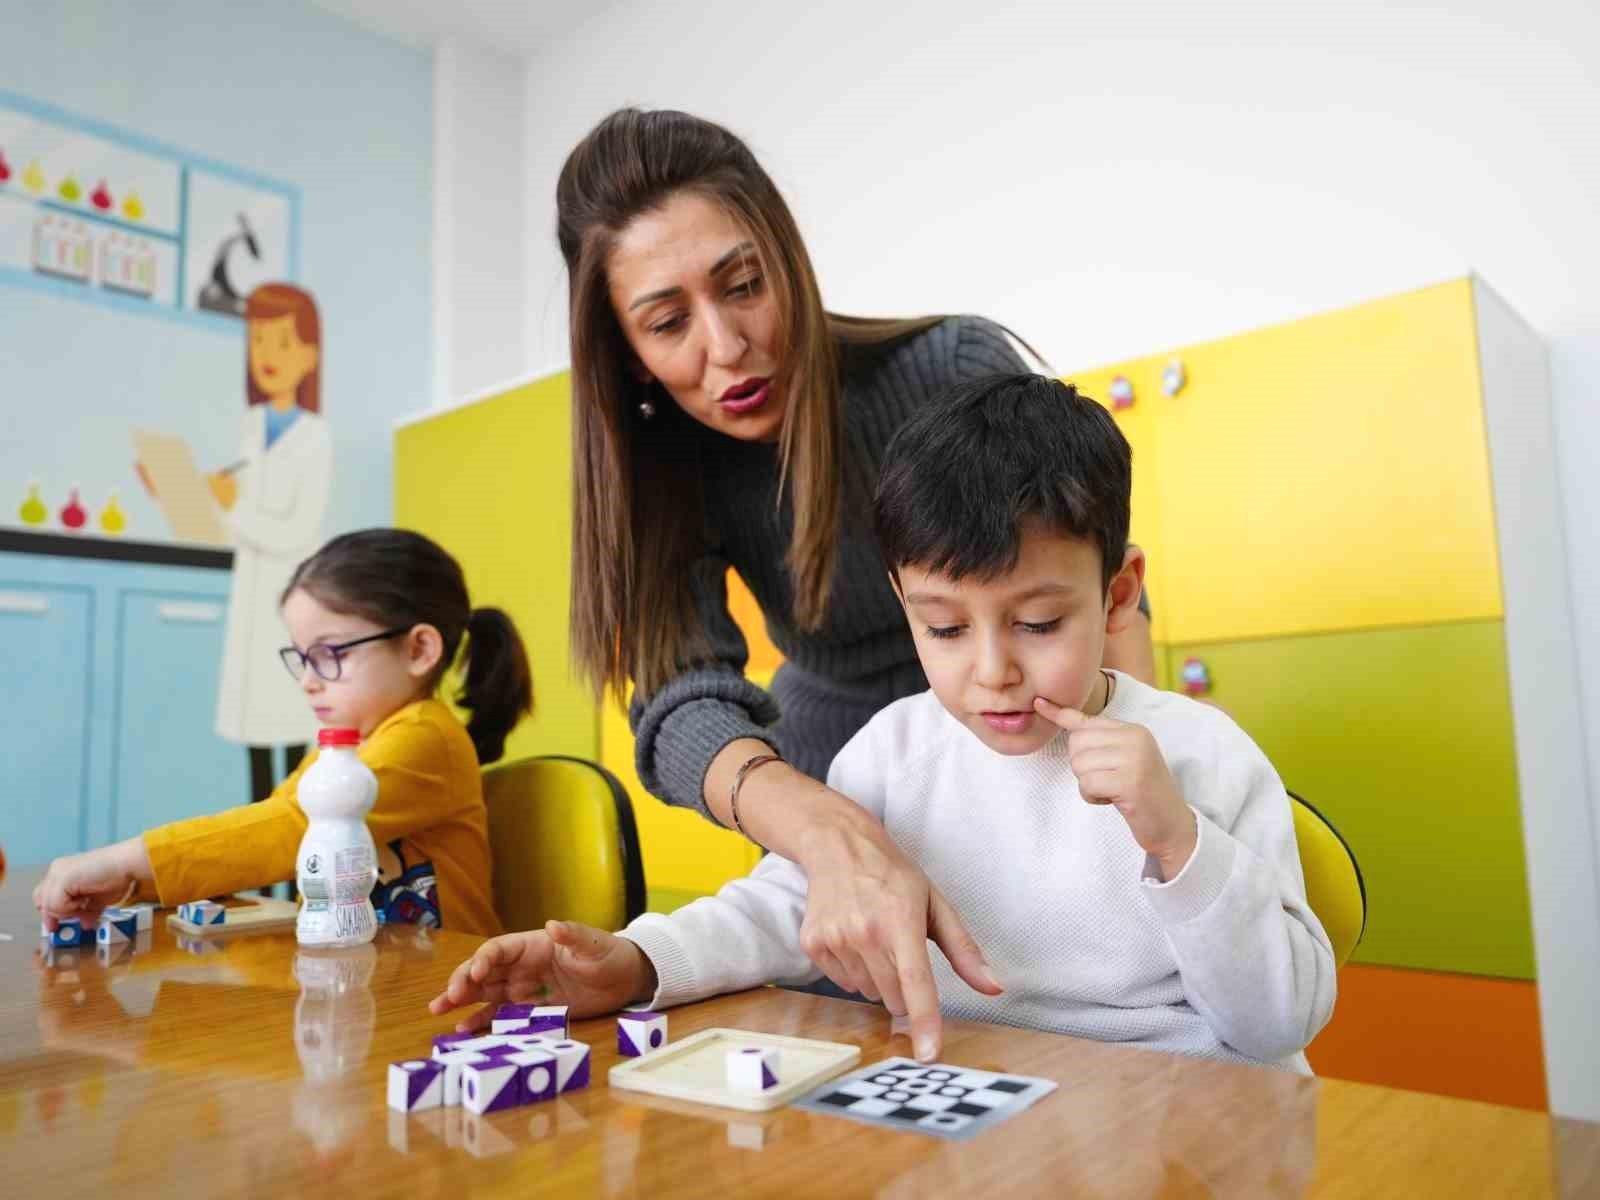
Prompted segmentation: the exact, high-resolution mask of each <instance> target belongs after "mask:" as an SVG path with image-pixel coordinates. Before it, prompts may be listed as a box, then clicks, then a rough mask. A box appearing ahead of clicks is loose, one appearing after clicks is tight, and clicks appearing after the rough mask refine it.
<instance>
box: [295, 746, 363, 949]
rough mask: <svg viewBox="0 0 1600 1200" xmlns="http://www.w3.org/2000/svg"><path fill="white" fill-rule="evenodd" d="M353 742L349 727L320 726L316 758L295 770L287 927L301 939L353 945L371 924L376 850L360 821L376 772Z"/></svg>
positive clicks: (308, 942) (310, 943) (313, 943)
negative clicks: (300, 826) (299, 816)
mask: <svg viewBox="0 0 1600 1200" xmlns="http://www.w3.org/2000/svg"><path fill="white" fill-rule="evenodd" d="M360 743H361V735H360V733H358V732H357V731H356V730H354V729H324V730H321V731H320V732H319V733H318V734H317V759H316V761H315V762H314V763H312V764H311V766H310V767H308V768H307V769H306V773H305V774H304V775H302V776H301V777H300V787H299V800H300V808H301V809H302V810H303V811H304V812H305V814H306V817H307V819H308V821H309V824H308V825H307V826H306V833H305V836H304V837H303V838H301V839H300V853H299V854H298V855H297V856H296V858H295V882H296V886H298V887H299V889H300V915H299V916H298V917H297V918H296V919H295V925H294V932H295V937H296V938H298V939H299V941H300V944H301V945H302V946H359V945H362V944H363V943H365V942H370V941H371V940H372V938H373V935H374V934H376V933H377V931H378V918H377V914H375V913H374V912H373V910H372V899H371V896H372V885H373V883H374V882H376V881H377V878H378V852H377V848H376V847H375V846H374V845H373V843H372V834H371V833H370V832H369V831H368V830H367V821H366V817H367V813H368V811H369V810H371V808H372V805H373V803H374V802H375V801H376V800H377V798H378V779H377V777H376V776H375V775H373V773H372V772H371V771H369V770H368V769H367V765H366V764H365V763H364V762H362V761H361V760H360V759H359V758H357V757H356V747H357V746H358V745H359V744H360Z"/></svg>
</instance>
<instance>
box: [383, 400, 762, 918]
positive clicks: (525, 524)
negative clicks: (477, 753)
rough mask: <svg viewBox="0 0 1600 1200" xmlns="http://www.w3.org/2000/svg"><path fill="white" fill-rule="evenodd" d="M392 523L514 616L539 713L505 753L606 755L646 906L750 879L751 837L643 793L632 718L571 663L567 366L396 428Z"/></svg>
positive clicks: (481, 597) (482, 598)
mask: <svg viewBox="0 0 1600 1200" xmlns="http://www.w3.org/2000/svg"><path fill="white" fill-rule="evenodd" d="M395 523H396V524H397V525H401V526H404V527H407V528H411V529H416V530H419V531H420V532H422V533H426V534H427V535H428V536H429V537H431V538H433V539H435V540H436V541H438V542H439V543H440V544H441V545H443V546H444V547H445V548H446V549H448V550H449V551H450V552H451V553H452V554H454V555H455V556H456V558H457V559H458V560H459V561H460V562H461V564H462V567H463V568H464V569H465V571H466V574H467V583H468V586H469V588H470V589H471V592H472V599H473V603H474V604H478V605H487V604H492V605H496V606H498V607H501V608H504V609H505V610H506V611H507V612H508V613H510V614H511V616H512V618H513V620H515V621H516V623H517V628H518V629H519V630H520V631H521V632H522V636H523V640H524V641H525V642H526V643H527V646H528V657H529V660H530V665H531V666H532V669H533V676H534V689H535V693H536V708H537V711H536V713H535V715H534V718H533V719H532V720H531V721H526V722H524V723H523V724H522V725H521V726H520V727H519V728H518V729H517V731H516V732H515V733H514V734H513V735H512V736H511V739H510V741H509V742H508V744H507V748H506V757H507V758H508V759H509V758H518V757H523V756H525V755H531V754H571V755H576V756H578V757H580V758H588V759H593V760H596V761H599V762H602V763H604V764H605V765H606V766H607V767H609V768H610V769H611V770H612V771H613V772H615V773H616V775H617V776H618V778H620V779H621V780H622V782H623V784H624V785H625V786H626V787H627V789H628V795H629V797H630V798H631V799H632V801H633V809H634V817H635V820H636V822H637V824H638V827H639V841H640V849H641V853H642V855H643V858H644V869H645V883H646V885H647V887H648V888H649V890H650V893H651V902H652V907H663V908H670V907H673V906H674V905H675V904H676V903H678V902H680V901H681V900H682V899H684V898H687V897H688V896H690V895H700V894H705V893H708V892H713V891H715V890H716V889H717V888H718V887H720V886H721V885H722V884H723V883H724V882H726V881H727V880H729V879H732V878H734V877H736V876H739V875H743V874H745V873H746V872H748V871H749V869H750V867H751V866H753V865H754V863H755V861H756V858H757V857H758V855H759V851H757V850H756V849H755V848H754V847H753V846H752V845H751V844H750V843H749V842H748V841H746V840H745V839H744V838H742V837H740V836H738V835H737V834H734V833H729V832H727V831H725V830H721V829H718V828H716V827H715V826H714V825H712V824H711V823H710V822H708V821H706V820H705V819H704V818H702V817H700V816H698V815H696V814H695V813H692V812H688V811H684V810H680V809H673V808H670V807H668V806H667V805H665V804H663V803H662V802H661V801H659V800H657V799H656V798H655V797H654V796H651V795H650V794H649V793H647V792H646V791H645V790H644V787H643V786H642V785H641V784H640V782H639V778H638V775H637V774H636V772H635V771H634V765H633V737H632V735H631V734H630V733H629V731H628V721H627V715H626V713H625V711H624V710H623V708H622V707H621V706H620V705H619V704H617V703H616V702H615V701H614V700H612V699H610V698H607V700H606V701H605V702H604V703H600V702H598V701H597V700H596V698H595V696H594V695H593V693H592V692H591V691H590V689H589V688H588V686H587V685H586V684H585V683H583V682H582V681H581V680H579V679H578V678H577V677H576V676H575V674H574V673H573V671H572V669H571V655H570V653H569V642H568V634H567V627H568V614H569V612H570V607H569V606H570V592H571V585H572V566H571V564H572V546H571V541H572V418H571V390H570V386H569V382H568V375H567V373H566V372H564V371H563V372H559V373H557V374H553V375H551V376H548V377H547V378H544V379H539V380H535V381H533V382H530V383H525V384H521V385H517V386H514V387H510V388H507V389H506V390H505V391H504V392H501V393H498V394H496V395H492V396H489V397H486V398H484V399H482V400H479V401H476V402H474V403H471V404H467V405H464V406H462V407H460V408H455V409H449V410H446V411H444V412H441V413H439V414H437V415H435V416H428V417H423V418H421V419H418V420H415V421H412V422H409V423H407V424H405V425H402V426H401V427H400V428H399V429H398V430H396V432H395Z"/></svg>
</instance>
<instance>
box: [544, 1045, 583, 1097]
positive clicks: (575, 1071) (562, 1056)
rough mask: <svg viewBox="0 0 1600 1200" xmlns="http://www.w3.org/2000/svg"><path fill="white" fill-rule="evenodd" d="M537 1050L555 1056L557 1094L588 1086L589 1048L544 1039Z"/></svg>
mask: <svg viewBox="0 0 1600 1200" xmlns="http://www.w3.org/2000/svg"><path fill="white" fill-rule="evenodd" d="M539 1049H541V1050H544V1051H546V1052H547V1053H550V1054H553V1055H555V1059H556V1090H557V1091H558V1092H575V1091H577V1090H578V1089H579V1088H584V1087H588V1086H589V1047H588V1046H587V1045H585V1044H584V1043H583V1042H575V1041H573V1040H572V1039H571V1038H546V1039H545V1040H544V1041H543V1043H542V1044H541V1045H540V1047H539Z"/></svg>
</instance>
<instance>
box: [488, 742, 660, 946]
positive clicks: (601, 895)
mask: <svg viewBox="0 0 1600 1200" xmlns="http://www.w3.org/2000/svg"><path fill="white" fill-rule="evenodd" d="M483 798H484V801H485V803H486V804H487V805H488V808H489V846H490V852H491V853H492V854H493V856H494V906H495V910H496V912H498V913H499V914H500V920H501V922H502V923H503V924H504V925H505V927H506V928H507V929H508V930H520V929H538V928H540V927H541V926H543V925H544V923H545V922H546V921H548V920H551V919H556V920H564V921H582V922H584V923H585V924H587V925H593V926H595V927H596V928H599V929H608V930H617V929H621V928H622V927H623V926H624V925H626V924H627V923H628V922H629V921H631V920H632V919H633V918H634V917H636V916H638V915H639V914H640V913H641V912H643V911H644V905H645V888H644V867H643V862H642V860H641V858H640V856H639V834H638V829H637V828H636V826H635V825H634V820H633V805H632V804H631V802H630V801H629V800H628V793H627V790H626V789H625V788H624V787H623V786H622V784H621V783H619V782H618V781H617V777H616V776H615V775H613V774H612V773H611V772H610V771H608V770H606V769H605V768H604V767H602V766H600V764H598V763H594V762H590V761H588V760H587V759H581V758H566V757H562V756H558V755H549V756H544V757H538V758H524V759H519V760H518V761H516V762H510V763H505V764H502V765H500V766H494V767H490V768H488V769H487V770H485V771H484V773H483Z"/></svg>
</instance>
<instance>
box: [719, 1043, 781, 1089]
mask: <svg viewBox="0 0 1600 1200" xmlns="http://www.w3.org/2000/svg"><path fill="white" fill-rule="evenodd" d="M727 1079H728V1087H729V1088H730V1089H732V1090H733V1091H735V1092H753V1093H757V1094H759V1093H761V1092H766V1091H770V1090H771V1089H773V1088H775V1087H777V1086H778V1052H777V1050H775V1049H773V1048H772V1047H770V1046H746V1047H744V1048H743V1049H742V1050H729V1051H728V1058H727Z"/></svg>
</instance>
